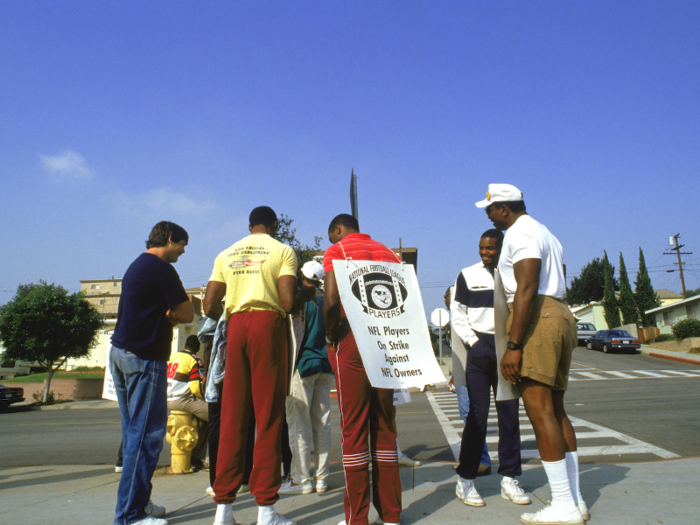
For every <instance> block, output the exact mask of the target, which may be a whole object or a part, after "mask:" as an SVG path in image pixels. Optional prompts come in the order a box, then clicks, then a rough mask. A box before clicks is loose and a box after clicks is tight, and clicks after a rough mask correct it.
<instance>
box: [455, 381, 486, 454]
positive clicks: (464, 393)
mask: <svg viewBox="0 0 700 525" xmlns="http://www.w3.org/2000/svg"><path fill="white" fill-rule="evenodd" d="M455 394H457V404H458V405H459V417H460V418H462V421H464V424H465V425H466V423H467V414H469V392H468V390H467V387H466V386H464V385H460V386H456V385H455ZM465 430H466V427H465ZM480 463H481V464H483V465H488V466H489V467H490V466H491V456H489V449H488V447H487V446H486V443H485V442H484V450H483V451H482V452H481V461H480Z"/></svg>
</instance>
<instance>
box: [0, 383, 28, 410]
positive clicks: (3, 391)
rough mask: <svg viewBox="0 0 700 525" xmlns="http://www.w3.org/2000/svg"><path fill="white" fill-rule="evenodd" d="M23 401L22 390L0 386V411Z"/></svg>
mask: <svg viewBox="0 0 700 525" xmlns="http://www.w3.org/2000/svg"><path fill="white" fill-rule="evenodd" d="M22 401H24V388H18V387H14V386H5V385H0V410H3V409H5V408H7V407H9V406H10V405H11V404H12V403H21V402H22Z"/></svg>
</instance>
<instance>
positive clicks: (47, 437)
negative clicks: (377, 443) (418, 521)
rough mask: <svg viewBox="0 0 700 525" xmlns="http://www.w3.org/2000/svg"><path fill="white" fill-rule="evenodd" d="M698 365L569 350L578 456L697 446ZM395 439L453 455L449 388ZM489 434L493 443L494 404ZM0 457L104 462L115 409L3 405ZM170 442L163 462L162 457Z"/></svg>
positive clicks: (407, 411) (16, 461) (114, 434)
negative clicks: (37, 408) (31, 408)
mask: <svg viewBox="0 0 700 525" xmlns="http://www.w3.org/2000/svg"><path fill="white" fill-rule="evenodd" d="M698 387H700V366H697V365H692V364H685V363H678V362H674V361H669V360H665V359H658V358H654V357H649V356H646V355H640V354H603V353H602V352H597V351H591V350H587V349H585V348H577V349H576V350H575V352H574V362H573V364H572V373H571V383H570V388H569V391H568V393H567V409H568V411H569V414H570V416H571V417H572V419H573V421H574V424H575V427H576V430H577V432H578V437H579V448H580V450H581V461H582V463H593V462H612V461H616V462H620V461H649V460H658V459H662V458H673V457H679V456H680V457H689V456H697V455H700V442H699V441H698V439H697V436H698V435H700V404H698V403H697V401H696V394H695V393H696V392H697V389H698ZM397 412H398V417H397V424H398V430H399V441H400V445H401V447H402V448H403V449H404V450H405V451H406V452H407V453H408V454H409V455H410V456H412V457H416V458H417V459H420V460H424V461H426V460H428V461H454V460H455V456H454V451H455V450H457V448H456V447H457V446H458V443H459V438H460V436H461V431H462V423H461V421H460V420H459V416H458V413H457V406H456V398H455V396H454V395H453V394H450V393H449V392H447V391H446V390H444V389H443V390H437V391H434V392H427V393H414V394H412V402H411V403H408V404H405V405H400V406H398V407H397ZM492 416H493V418H492V419H491V420H490V422H489V426H490V429H489V434H488V441H489V446H490V447H491V450H492V452H495V450H496V441H497V434H496V421H495V411H493V413H492ZM521 416H522V420H521V424H522V434H523V450H524V453H523V456H524V461H525V462H532V463H537V462H538V460H537V453H536V447H535V441H534V437H533V436H532V430H531V428H530V426H529V423H528V421H527V418H526V417H525V415H524V412H523V413H522V414H521ZM338 417H339V416H338V409H337V403H335V401H334V402H333V404H332V418H333V432H334V434H333V436H334V439H333V443H334V445H333V451H332V455H331V460H332V461H334V462H338V461H339V460H340V457H341V454H340V445H339V439H338V428H339V426H338V421H339V420H338ZM0 421H1V424H2V437H3V447H2V448H1V449H0V466H18V465H111V464H113V462H114V461H115V459H116V452H117V449H118V447H119V441H120V427H119V412H118V410H117V408H116V404H115V405H114V408H105V409H99V410H55V411H53V410H51V411H19V409H15V410H13V411H12V412H10V413H5V414H0ZM168 458H169V448H168V445H167V443H166V444H165V448H164V451H163V454H162V456H161V462H162V463H164V464H167V463H168V460H169V459H168Z"/></svg>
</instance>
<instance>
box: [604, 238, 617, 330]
mask: <svg viewBox="0 0 700 525" xmlns="http://www.w3.org/2000/svg"><path fill="white" fill-rule="evenodd" d="M603 254H604V255H603V267H604V268H605V290H604V294H603V308H604V309H605V322H606V323H608V328H615V327H617V326H620V325H621V324H622V323H621V322H620V307H619V306H618V304H617V299H616V298H615V285H614V284H613V281H614V277H613V271H614V269H613V266H612V264H610V261H608V254H607V253H606V252H603Z"/></svg>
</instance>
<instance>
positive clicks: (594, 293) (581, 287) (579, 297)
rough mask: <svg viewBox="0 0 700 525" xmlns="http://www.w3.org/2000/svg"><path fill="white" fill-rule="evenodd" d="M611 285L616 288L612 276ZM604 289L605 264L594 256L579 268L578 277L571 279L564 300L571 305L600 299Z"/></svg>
mask: <svg viewBox="0 0 700 525" xmlns="http://www.w3.org/2000/svg"><path fill="white" fill-rule="evenodd" d="M614 273H615V269H614V268H613V274H614ZM613 286H614V288H615V290H617V288H618V284H617V281H616V280H615V279H614V278H613ZM604 291H605V265H604V264H603V261H602V260H601V259H600V258H598V257H596V258H595V259H593V260H592V261H591V262H589V263H588V264H587V265H586V266H584V267H583V268H582V269H581V274H580V275H579V276H578V277H574V278H573V279H571V285H570V286H569V289H568V290H567V292H566V302H567V303H568V304H570V305H572V306H573V305H575V304H588V303H592V302H594V301H600V300H602V299H603V295H604Z"/></svg>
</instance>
